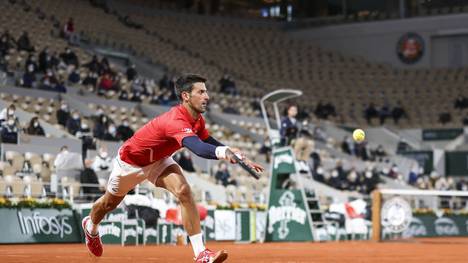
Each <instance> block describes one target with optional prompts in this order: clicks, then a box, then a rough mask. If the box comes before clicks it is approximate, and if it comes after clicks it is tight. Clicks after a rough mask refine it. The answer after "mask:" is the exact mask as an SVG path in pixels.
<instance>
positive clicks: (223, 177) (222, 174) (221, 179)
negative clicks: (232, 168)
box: [215, 161, 237, 186]
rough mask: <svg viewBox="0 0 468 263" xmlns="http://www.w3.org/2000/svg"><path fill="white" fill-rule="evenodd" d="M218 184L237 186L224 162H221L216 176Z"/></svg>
mask: <svg viewBox="0 0 468 263" xmlns="http://www.w3.org/2000/svg"><path fill="white" fill-rule="evenodd" d="M215 179H216V183H217V184H219V183H221V184H222V185H223V186H227V185H229V184H232V185H237V183H236V182H235V180H232V179H231V174H230V173H229V170H228V166H227V164H226V163H225V162H224V161H221V162H219V165H218V171H216V174H215Z"/></svg>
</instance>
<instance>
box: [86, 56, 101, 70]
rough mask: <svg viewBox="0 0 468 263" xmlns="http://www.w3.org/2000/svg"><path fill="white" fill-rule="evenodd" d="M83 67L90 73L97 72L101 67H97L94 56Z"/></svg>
mask: <svg viewBox="0 0 468 263" xmlns="http://www.w3.org/2000/svg"><path fill="white" fill-rule="evenodd" d="M83 67H85V68H88V69H89V71H91V72H99V69H100V67H101V66H100V65H99V60H98V57H97V56H96V55H94V56H93V58H92V59H91V61H90V62H88V63H86V64H84V65H83Z"/></svg>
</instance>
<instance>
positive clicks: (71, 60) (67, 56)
mask: <svg viewBox="0 0 468 263" xmlns="http://www.w3.org/2000/svg"><path fill="white" fill-rule="evenodd" d="M60 58H61V59H62V60H63V62H64V63H65V64H66V65H67V66H69V65H74V66H75V67H79V65H80V64H79V63H78V57H77V56H76V54H75V53H74V52H73V51H72V50H71V49H70V48H68V47H67V48H65V52H64V53H62V54H60Z"/></svg>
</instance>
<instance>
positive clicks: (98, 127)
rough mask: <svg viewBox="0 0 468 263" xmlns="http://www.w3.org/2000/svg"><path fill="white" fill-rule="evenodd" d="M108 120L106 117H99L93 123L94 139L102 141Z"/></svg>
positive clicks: (107, 126)
mask: <svg viewBox="0 0 468 263" xmlns="http://www.w3.org/2000/svg"><path fill="white" fill-rule="evenodd" d="M109 124H110V120H109V118H108V117H107V116H106V115H100V116H99V117H98V118H97V120H96V121H95V122H94V129H93V135H94V137H96V138H98V139H101V140H103V139H104V135H105V134H106V130H107V129H108V128H109Z"/></svg>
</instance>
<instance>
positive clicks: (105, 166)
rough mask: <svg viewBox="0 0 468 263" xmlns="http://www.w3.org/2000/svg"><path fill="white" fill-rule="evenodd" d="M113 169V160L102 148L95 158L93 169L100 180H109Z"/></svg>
mask: <svg viewBox="0 0 468 263" xmlns="http://www.w3.org/2000/svg"><path fill="white" fill-rule="evenodd" d="M111 168H112V158H111V157H110V156H109V153H108V152H107V149H106V148H105V147H100V148H99V151H98V154H97V155H96V157H94V161H93V164H92V166H91V169H93V170H94V171H95V172H96V174H97V175H98V177H99V178H103V179H105V180H107V179H108V178H109V175H110V172H111Z"/></svg>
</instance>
